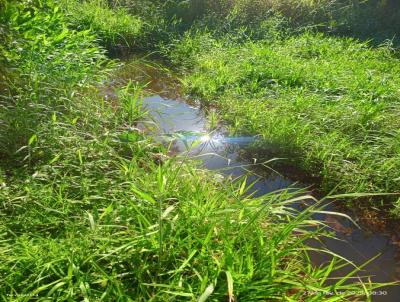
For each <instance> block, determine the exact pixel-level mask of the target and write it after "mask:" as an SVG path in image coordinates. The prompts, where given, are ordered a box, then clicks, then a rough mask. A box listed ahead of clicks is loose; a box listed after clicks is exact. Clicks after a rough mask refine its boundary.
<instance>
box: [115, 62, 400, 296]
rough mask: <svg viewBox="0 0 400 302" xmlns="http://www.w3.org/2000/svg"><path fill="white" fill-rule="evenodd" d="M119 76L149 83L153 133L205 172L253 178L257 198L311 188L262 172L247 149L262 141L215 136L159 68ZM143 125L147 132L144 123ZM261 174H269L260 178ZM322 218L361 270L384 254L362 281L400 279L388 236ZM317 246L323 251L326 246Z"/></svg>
mask: <svg viewBox="0 0 400 302" xmlns="http://www.w3.org/2000/svg"><path fill="white" fill-rule="evenodd" d="M119 76H120V77H121V81H127V80H130V79H131V80H135V81H137V80H139V82H143V83H148V86H147V89H146V90H147V91H149V93H150V96H147V97H145V98H144V99H143V105H142V106H143V107H144V108H146V110H147V111H148V113H149V116H150V117H151V120H152V122H151V123H149V124H151V125H153V126H154V125H157V128H156V129H154V127H152V130H151V131H152V134H153V135H154V136H155V138H156V139H157V138H158V139H159V140H160V141H163V140H164V138H165V137H172V138H175V139H174V143H173V145H172V150H173V153H174V154H180V153H183V152H189V153H188V154H189V156H190V157H191V158H193V159H196V160H199V161H201V165H202V166H203V167H204V168H206V169H209V170H215V171H216V172H217V173H218V174H220V175H222V176H224V177H231V178H232V179H235V178H237V177H240V176H242V175H248V179H247V181H248V183H252V182H254V185H253V186H252V188H251V192H252V193H253V194H255V195H257V196H260V195H263V194H267V193H271V192H275V191H279V190H294V191H296V190H303V191H302V192H305V190H306V187H307V186H308V185H309V184H304V183H302V180H299V179H291V177H290V173H289V175H288V173H284V172H282V171H280V172H281V173H279V172H276V171H273V170H268V169H267V168H266V167H261V168H260V164H259V163H258V162H257V159H254V158H251V154H250V156H249V151H248V150H247V148H248V147H249V146H250V145H252V144H253V143H254V142H255V141H256V140H257V138H256V137H236V136H235V137H232V136H229V135H228V133H227V131H225V130H224V129H223V128H217V130H215V131H212V132H211V133H210V131H209V125H210V122H209V120H208V118H207V116H206V114H205V111H204V110H202V109H201V108H200V104H199V103H196V102H186V101H185V98H183V97H182V96H181V95H180V94H179V92H178V88H177V84H176V80H175V79H174V77H173V76H172V75H171V74H169V73H165V72H163V71H160V70H158V69H157V68H149V67H148V66H147V65H146V66H143V65H142V66H141V65H140V64H139V65H137V64H132V65H130V64H127V66H126V67H124V68H123V72H122V73H121V74H120V75H119ZM144 126H145V127H146V125H145V123H144ZM193 141H197V142H199V145H198V146H196V147H195V148H194V149H193V150H190V151H188V147H189V145H190V144H191V143H192V142H193ZM260 170H265V171H264V172H267V173H261V174H260V173H259V171H260ZM332 207H333V208H332V209H331V210H333V211H335V206H334V205H333V206H332ZM336 211H340V210H336ZM318 219H320V220H323V221H324V222H325V223H326V224H327V225H329V226H330V227H331V228H332V230H333V231H335V233H336V237H337V239H339V240H334V239H332V238H327V237H323V238H322V239H321V241H322V245H323V246H324V247H325V248H326V249H328V250H330V251H332V252H334V253H336V254H338V255H340V256H343V257H344V258H346V259H348V260H350V261H352V262H353V263H354V264H356V265H361V264H363V263H365V262H366V261H367V260H369V259H371V258H372V257H375V256H377V255H378V254H380V256H379V257H377V258H376V259H375V260H374V261H372V262H371V263H369V264H368V265H366V266H365V267H364V268H363V270H362V271H360V272H358V275H359V276H371V280H372V281H375V282H393V281H399V280H400V261H399V259H398V256H399V247H398V246H396V245H395V244H393V240H391V238H390V236H389V235H387V234H385V233H379V232H371V231H368V230H366V229H359V228H357V227H356V226H354V224H352V223H351V222H350V221H349V220H348V219H345V218H342V217H339V216H331V215H320V216H319V217H318ZM310 244H311V245H315V244H317V243H315V242H310ZM318 244H319V247H321V243H318ZM310 256H311V259H312V261H313V263H314V264H315V265H321V264H323V263H324V262H326V261H329V259H330V257H328V255H326V254H323V253H316V252H315V253H312V254H311V255H310ZM350 270H351V269H350V268H345V269H342V270H340V271H337V272H335V275H336V276H339V275H342V276H343V275H345V274H346V273H348V272H349V271H350ZM372 301H377V302H398V301H400V285H396V286H390V287H387V288H383V289H381V290H377V292H376V293H375V294H373V296H372Z"/></svg>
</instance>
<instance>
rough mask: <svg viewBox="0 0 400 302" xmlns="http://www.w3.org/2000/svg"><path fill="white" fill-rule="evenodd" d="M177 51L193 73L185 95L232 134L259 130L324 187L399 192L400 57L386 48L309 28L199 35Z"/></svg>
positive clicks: (177, 56) (174, 56)
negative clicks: (267, 35)
mask: <svg viewBox="0 0 400 302" xmlns="http://www.w3.org/2000/svg"><path fill="white" fill-rule="evenodd" d="M171 58H172V59H173V60H174V62H184V64H185V66H186V67H187V69H188V70H189V71H190V72H188V74H187V76H186V78H185V79H184V85H185V87H186V90H187V91H188V92H189V93H191V94H194V95H196V96H198V97H200V98H202V99H204V100H205V101H206V102H209V103H212V104H213V105H217V106H218V107H219V108H220V110H221V111H222V114H223V116H224V118H225V119H226V120H227V121H229V122H230V124H231V125H232V126H233V128H234V130H235V131H238V132H244V133H250V134H262V135H263V137H264V138H265V140H266V142H267V143H269V144H272V145H274V146H278V147H277V149H276V150H277V152H279V153H280V154H279V155H281V156H282V155H286V156H288V157H289V158H292V159H293V162H294V163H296V165H297V166H299V167H300V168H302V169H305V170H307V171H309V172H310V173H312V174H316V175H318V176H320V177H321V178H322V179H323V183H322V186H323V188H324V189H325V190H326V191H329V190H331V189H333V188H336V189H337V190H339V191H341V192H380V193H398V192H399V189H400V187H399V183H398V179H399V174H398V171H399V168H400V167H399V163H400V159H399V156H398V155H399V150H400V149H399V147H400V145H399V139H398V138H399V132H398V128H399V123H398V118H397V116H398V113H399V106H398V104H399V102H398V101H399V93H398V88H397V87H398V86H399V84H400V78H399V76H398V74H399V60H398V58H397V56H396V52H395V50H393V49H392V48H391V47H390V46H388V45H383V46H381V47H379V48H371V47H370V46H369V45H368V44H366V43H361V42H357V41H355V40H352V39H344V38H333V37H327V36H324V35H322V34H313V33H305V34H301V35H292V36H288V37H280V38H277V39H273V40H265V41H259V42H254V41H248V42H246V43H244V44H236V43H232V42H230V41H229V40H228V41H225V40H223V39H219V40H215V39H214V38H213V37H212V35H210V34H207V33H206V34H202V33H197V34H194V35H187V36H186V38H185V39H183V40H182V41H181V42H180V43H178V44H177V45H176V47H175V51H173V52H172V54H171ZM270 155H271V154H270ZM275 155H276V154H275ZM397 206H398V205H397ZM394 211H395V212H396V211H398V208H396V209H395V210H394Z"/></svg>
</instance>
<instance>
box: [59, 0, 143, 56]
mask: <svg viewBox="0 0 400 302" xmlns="http://www.w3.org/2000/svg"><path fill="white" fill-rule="evenodd" d="M62 4H63V9H64V10H65V11H66V13H67V16H68V20H69V22H70V23H71V25H72V26H73V27H74V28H77V29H91V30H92V32H94V33H96V35H97V37H98V38H99V42H100V43H101V44H103V45H104V46H105V47H107V48H108V49H109V50H115V49H121V48H132V49H134V48H135V47H139V39H140V37H141V35H143V32H144V30H143V27H144V26H145V25H144V21H143V20H142V19H141V18H140V17H139V16H134V15H130V14H128V13H127V10H126V9H125V8H124V7H121V6H117V7H113V8H111V7H110V6H109V3H108V2H107V1H105V0H88V1H86V0H85V1H76V0H74V1H62Z"/></svg>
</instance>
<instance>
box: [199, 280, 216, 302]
mask: <svg viewBox="0 0 400 302" xmlns="http://www.w3.org/2000/svg"><path fill="white" fill-rule="evenodd" d="M213 292H214V285H213V284H210V285H209V286H207V288H206V289H205V290H204V292H203V293H202V294H201V296H200V297H199V298H198V299H197V302H205V301H207V299H208V298H209V297H210V296H211V295H212V293H213Z"/></svg>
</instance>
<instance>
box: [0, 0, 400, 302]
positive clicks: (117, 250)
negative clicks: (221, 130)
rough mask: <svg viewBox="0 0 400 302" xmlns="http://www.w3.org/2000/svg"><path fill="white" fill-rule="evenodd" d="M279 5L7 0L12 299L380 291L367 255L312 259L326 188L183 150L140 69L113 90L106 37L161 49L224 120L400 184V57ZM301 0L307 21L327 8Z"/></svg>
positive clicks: (328, 177)
mask: <svg viewBox="0 0 400 302" xmlns="http://www.w3.org/2000/svg"><path fill="white" fill-rule="evenodd" d="M322 2H324V3H325V1H322ZM274 3H275V4H276V3H278V2H274V1H272V2H269V1H266V2H265V10H268V11H270V10H271V8H273V10H272V11H271V14H268V18H267V17H266V18H264V19H263V17H262V14H261V12H262V11H261V12H260V14H259V15H258V16H257V18H254V24H250V23H251V22H250V21H249V18H251V16H253V15H255V14H256V12H258V11H251V10H250V9H251V8H253V9H254V8H255V6H250V5H245V4H248V1H247V2H246V1H143V3H142V4H143V5H138V4H137V1H108V2H105V1H92V0H91V1H57V2H56V1H52V0H37V1H28V0H23V1H1V2H0V41H1V44H0V71H1V78H0V204H1V210H0V221H1V223H0V283H1V287H0V297H1V298H2V299H3V300H4V301H31V300H37V301H80V300H83V301H167V300H172V301H182V300H185V301H196V300H197V301H222V300H224V299H225V300H229V301H234V299H237V300H238V301H265V300H271V301H272V300H277V301H322V300H323V301H338V300H341V301H342V300H350V299H353V300H354V299H357V298H358V299H361V300H363V301H365V300H368V299H371V297H370V290H371V289H374V288H377V287H379V286H380V285H377V284H372V283H370V282H368V281H366V280H363V281H364V283H363V282H362V281H360V280H359V279H358V278H354V279H353V278H352V276H353V275H354V274H355V273H356V272H357V269H358V268H356V267H355V268H354V270H352V272H351V273H350V274H348V275H346V276H343V277H342V278H341V279H337V278H332V275H333V274H334V273H335V272H336V271H337V270H340V269H341V268H342V267H343V266H345V265H349V266H351V264H350V263H348V262H347V261H346V260H345V259H341V258H340V257H334V258H333V260H332V261H331V262H330V263H328V264H327V265H324V266H321V267H315V266H313V265H312V264H311V261H310V259H309V251H310V250H312V249H311V248H309V247H308V246H307V245H306V243H305V242H306V241H307V240H309V239H311V238H316V239H318V238H320V236H321V235H322V234H323V231H322V228H323V224H322V222H319V221H315V220H313V219H312V214H313V212H315V211H316V210H318V203H316V205H315V206H312V207H309V208H308V209H307V210H305V211H303V212H300V213H298V212H297V211H295V210H294V209H293V208H292V206H291V205H292V204H294V203H297V202H299V201H301V200H303V199H304V198H312V197H310V196H299V193H296V194H295V193H290V192H288V191H282V192H280V193H279V194H268V195H265V196H261V197H258V198H252V197H251V196H248V195H246V194H245V193H246V186H245V184H246V179H243V180H241V179H239V180H238V181H237V182H235V183H229V182H228V181H225V180H224V181H222V182H221V181H220V179H219V178H218V177H215V174H213V173H211V172H207V171H204V170H201V169H199V168H198V167H197V166H196V165H195V163H193V162H191V161H190V160H188V159H187V158H183V157H179V156H178V157H166V156H165V155H164V154H165V153H167V150H165V147H163V146H160V145H158V144H156V143H155V142H154V141H152V139H151V138H149V137H146V136H145V135H144V134H143V133H141V132H139V131H138V130H137V128H136V125H137V122H138V121H140V120H142V119H144V118H145V117H146V112H144V111H143V109H142V108H141V107H140V101H141V98H142V97H143V95H144V94H145V93H146V92H145V90H143V88H144V87H143V86H141V84H140V83H137V82H135V79H132V80H133V81H131V82H129V83H128V84H127V85H126V86H125V87H119V88H116V90H115V94H116V98H115V99H112V100H110V99H106V98H104V97H103V94H104V93H103V89H104V87H105V86H106V83H107V82H108V81H109V80H110V79H111V78H112V77H113V76H114V75H115V69H116V68H117V65H118V62H117V61H112V60H110V59H109V58H108V57H107V56H106V51H105V48H103V47H106V48H107V49H108V50H115V49H118V48H119V47H120V44H121V45H124V47H127V48H129V49H130V50H131V51H134V50H136V49H139V48H140V49H142V50H143V49H146V50H147V51H154V50H156V51H158V52H159V53H162V54H163V55H164V58H166V59H169V60H170V62H171V63H173V64H175V66H177V67H179V68H182V70H186V77H185V79H184V80H183V82H184V85H185V87H186V89H187V90H188V91H189V92H191V93H192V94H196V95H198V96H201V97H202V98H203V99H204V101H207V102H212V103H213V104H215V105H217V106H218V108H219V110H221V112H220V113H221V114H218V117H220V116H222V117H224V118H225V119H226V120H227V121H228V122H230V123H231V125H233V127H234V129H235V130H236V131H240V132H247V133H254V134H256V133H260V134H262V135H263V137H264V138H265V139H266V140H267V141H268V142H271V143H273V144H274V145H277V146H278V147H279V148H280V150H281V151H282V152H285V154H287V155H288V156H291V157H293V158H294V159H295V160H296V161H297V162H298V163H299V164H300V166H301V167H302V168H303V169H305V170H309V171H311V172H317V173H318V172H319V173H321V175H322V176H323V179H324V183H323V185H324V187H326V188H327V189H328V188H332V187H333V186H336V185H339V188H340V190H342V191H343V192H350V191H353V190H357V191H375V192H382V191H390V192H395V191H397V187H396V185H397V180H396V179H397V178H398V176H397V175H396V172H395V171H396V169H397V168H398V162H399V159H398V152H399V145H398V129H397V128H398V127H396V125H398V122H397V120H396V118H395V117H396V112H397V108H398V107H397V99H398V91H397V90H396V85H398V79H399V77H398V69H399V67H398V66H397V65H398V59H397V58H396V56H395V54H394V53H393V51H392V50H391V48H389V47H388V46H386V47H380V48H376V49H372V48H370V47H369V46H368V45H367V44H363V43H360V42H357V41H355V40H351V39H343V38H333V37H327V36H324V35H320V34H315V33H304V30H301V31H298V32H302V33H301V34H295V33H294V32H295V31H294V30H293V28H292V27H290V26H292V25H290V24H295V23H293V20H291V18H290V14H289V12H288V11H285V10H284V9H283V8H284V7H283V6H279V7H278V8H276V7H275V6H270V4H271V5H272V4H274ZM285 3H287V5H288V6H290V5H292V4H293V1H288V2H285ZM300 3H301V5H303V6H301V7H302V12H304V14H302V16H303V17H302V18H303V21H304V23H303V24H306V23H307V22H316V21H315V19H313V18H314V17H313V18H311V17H307V16H320V15H319V13H318V14H317V13H315V12H314V11H312V10H307V6H306V5H305V3H306V2H300ZM326 3H328V2H326ZM206 4H207V5H206ZM267 4H268V5H267ZM210 5H211V6H210ZM322 7H324V8H326V7H328V6H322ZM211 10H212V11H213V14H210V11H211ZM311 11H312V13H310V14H306V13H307V12H311ZM282 15H283V16H284V17H282ZM183 16H185V18H183ZM285 16H286V17H285ZM321 16H323V15H321ZM182 18H183V19H182ZM246 20H247V21H246ZM306 20H308V21H307V22H306ZM246 22H247V23H249V22H250V23H249V24H248V26H246V27H243V26H244V25H246ZM204 24H207V25H209V29H208V30H203V31H200V30H198V28H199V27H202V28H204ZM221 24H225V27H221V26H222V25H221ZM258 25H260V26H258ZM261 25H262V26H261ZM285 26H288V28H286V29H284V27H285ZM256 28H258V30H256ZM289 33H290V34H289ZM253 39H257V41H254V40H253ZM100 45H102V46H100ZM189 71H190V72H189ZM383 84H384V85H383ZM217 122H218V121H217V115H216V113H213V117H212V119H211V125H213V126H215V125H216V123H217ZM160 154H161V155H163V156H161V157H162V158H165V159H164V160H160ZM350 281H351V282H350ZM355 291H356V292H358V293H359V292H364V293H365V295H360V297H354V294H353V293H354V292H355ZM310 292H312V294H310V295H307V293H310ZM327 293H334V295H332V296H331V295H328V294H327Z"/></svg>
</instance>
